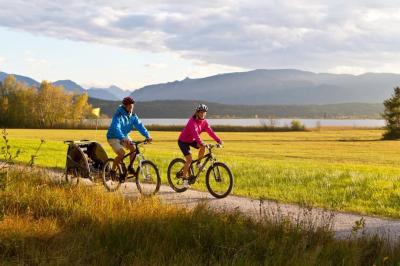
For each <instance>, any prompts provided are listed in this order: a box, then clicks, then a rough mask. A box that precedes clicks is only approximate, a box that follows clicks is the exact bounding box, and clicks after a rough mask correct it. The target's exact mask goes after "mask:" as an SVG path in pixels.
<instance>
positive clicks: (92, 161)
mask: <svg viewBox="0 0 400 266" xmlns="http://www.w3.org/2000/svg"><path fill="white" fill-rule="evenodd" d="M64 143H65V144H68V151H67V160H66V165H65V180H66V181H67V182H70V183H78V182H79V179H80V178H85V179H87V180H91V181H92V182H95V181H96V180H98V181H100V180H101V169H102V168H103V166H104V164H105V163H106V161H107V160H108V156H107V153H106V151H105V150H104V149H103V147H102V146H101V145H100V144H99V143H98V142H96V141H90V140H66V141H64Z"/></svg>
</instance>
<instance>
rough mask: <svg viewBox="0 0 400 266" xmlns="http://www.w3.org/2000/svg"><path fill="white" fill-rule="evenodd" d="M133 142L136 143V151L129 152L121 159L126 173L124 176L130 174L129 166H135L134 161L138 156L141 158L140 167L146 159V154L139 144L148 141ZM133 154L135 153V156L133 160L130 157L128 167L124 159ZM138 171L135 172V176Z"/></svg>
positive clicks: (123, 170)
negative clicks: (142, 151)
mask: <svg viewBox="0 0 400 266" xmlns="http://www.w3.org/2000/svg"><path fill="white" fill-rule="evenodd" d="M132 144H134V145H135V151H134V152H132V151H131V152H128V153H127V154H126V155H125V156H124V157H123V158H122V160H121V162H120V164H121V167H122V172H123V173H122V174H123V175H124V176H127V175H128V169H129V168H131V167H132V166H133V163H134V162H135V160H136V158H138V159H139V160H138V162H139V167H142V162H143V161H144V160H145V159H144V155H143V154H142V153H140V149H139V145H141V144H147V142H146V141H138V142H133V141H132ZM131 154H134V157H133V158H132V160H131V159H130V158H129V165H128V168H126V165H125V162H124V160H125V159H126V158H127V157H130V156H131ZM137 174H138V173H137V172H134V173H133V175H134V176H137Z"/></svg>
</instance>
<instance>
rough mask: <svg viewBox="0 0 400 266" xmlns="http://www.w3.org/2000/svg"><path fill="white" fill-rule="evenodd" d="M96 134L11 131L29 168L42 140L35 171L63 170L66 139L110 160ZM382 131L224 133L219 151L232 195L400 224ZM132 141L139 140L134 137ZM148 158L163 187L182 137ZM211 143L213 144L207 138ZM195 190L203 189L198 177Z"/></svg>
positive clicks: (394, 176) (147, 150)
mask: <svg viewBox="0 0 400 266" xmlns="http://www.w3.org/2000/svg"><path fill="white" fill-rule="evenodd" d="M105 133H106V132H105V131H103V130H99V131H97V132H96V131H95V130H25V129H11V130H9V137H10V139H11V142H10V143H11V145H13V147H14V148H15V149H21V150H22V151H23V152H22V153H21V154H20V155H19V158H18V160H19V161H21V162H26V163H27V162H29V160H30V159H31V157H30V154H34V152H35V150H36V148H37V146H38V144H39V143H40V139H42V138H43V139H45V140H46V142H45V143H44V144H43V146H42V148H41V151H40V152H39V156H38V158H37V159H36V164H38V165H41V166H46V167H56V168H59V169H63V168H64V167H65V158H66V151H67V145H65V144H64V143H62V141H63V140H66V139H92V140H97V141H99V142H100V143H101V144H102V145H103V147H104V148H105V149H106V151H107V153H108V155H109V156H113V155H114V154H113V152H112V151H111V149H110V147H109V145H108V144H107V142H106V139H105ZM382 133H383V131H382V130H350V129H349V130H337V129H333V130H331V129H329V130H324V129H321V130H320V131H308V132H272V133H263V132H253V133H241V132H236V133H235V132H221V133H220V134H219V135H220V137H221V138H222V139H223V140H224V142H225V147H224V148H223V149H217V150H215V152H216V156H217V158H218V159H219V160H221V161H223V162H225V163H227V164H228V165H229V167H230V168H231V169H232V172H233V174H234V176H235V185H234V190H233V193H234V194H236V195H242V196H248V197H252V198H256V199H260V198H261V199H271V200H277V201H279V202H287V203H295V204H301V205H306V206H318V207H323V208H327V209H332V210H340V211H350V212H356V213H361V214H369V215H378V216H389V217H394V218H399V217H400V185H399V184H400V153H399V152H398V150H399V149H400V142H398V141H381V140H380V139H381V136H382ZM132 137H133V139H140V137H139V136H138V135H137V133H134V134H133V135H132ZM152 137H153V138H154V143H153V144H151V145H146V146H144V154H145V156H146V157H147V158H149V159H151V160H152V161H154V162H155V163H156V164H157V166H158V167H159V170H160V173H161V178H162V181H163V182H164V183H165V184H166V183H167V179H166V172H167V167H168V164H169V162H170V161H171V160H172V159H173V158H175V157H180V156H182V155H181V153H180V150H179V148H178V146H177V143H176V142H177V138H178V133H177V132H156V131H153V132H152ZM205 140H206V141H210V140H209V139H208V138H205ZM199 181H200V182H199V183H198V184H196V185H195V186H194V188H195V189H199V190H205V189H206V186H205V184H204V182H203V181H204V178H202V177H200V179H199Z"/></svg>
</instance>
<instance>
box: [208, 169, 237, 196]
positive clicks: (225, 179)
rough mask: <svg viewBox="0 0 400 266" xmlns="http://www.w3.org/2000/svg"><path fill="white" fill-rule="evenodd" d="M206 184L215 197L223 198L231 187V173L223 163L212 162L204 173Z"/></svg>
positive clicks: (229, 191)
mask: <svg viewBox="0 0 400 266" xmlns="http://www.w3.org/2000/svg"><path fill="white" fill-rule="evenodd" d="M206 186H207V189H208V191H209V192H210V193H211V195H213V196H214V197H216V198H219V199H221V198H225V197H226V196H228V195H229V193H231V191H232V188H233V175H232V172H231V170H230V169H229V167H228V166H226V164H224V163H220V162H217V163H214V165H213V166H210V167H209V168H208V170H207V174H206Z"/></svg>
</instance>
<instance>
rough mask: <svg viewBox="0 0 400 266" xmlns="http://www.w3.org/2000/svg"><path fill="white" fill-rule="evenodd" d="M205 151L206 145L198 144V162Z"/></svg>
mask: <svg viewBox="0 0 400 266" xmlns="http://www.w3.org/2000/svg"><path fill="white" fill-rule="evenodd" d="M205 152H206V147H205V146H200V147H199V156H198V163H200V161H201V159H203V157H204V153H205Z"/></svg>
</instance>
